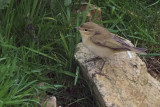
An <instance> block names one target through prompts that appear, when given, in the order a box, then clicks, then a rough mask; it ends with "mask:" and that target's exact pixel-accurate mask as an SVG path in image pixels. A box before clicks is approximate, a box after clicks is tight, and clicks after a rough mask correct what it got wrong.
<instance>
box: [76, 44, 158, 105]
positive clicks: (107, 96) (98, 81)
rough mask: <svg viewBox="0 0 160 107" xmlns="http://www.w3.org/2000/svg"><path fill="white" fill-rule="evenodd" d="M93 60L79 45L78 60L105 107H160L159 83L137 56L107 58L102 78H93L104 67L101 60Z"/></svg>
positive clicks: (125, 54)
mask: <svg viewBox="0 0 160 107" xmlns="http://www.w3.org/2000/svg"><path fill="white" fill-rule="evenodd" d="M94 57H95V56H94V55H93V54H92V53H91V52H90V51H89V50H88V49H87V48H85V47H84V45H83V44H82V43H79V44H78V46H77V50H76V53H75V58H76V60H77V61H78V63H79V64H80V66H81V69H82V72H83V75H84V77H85V78H86V79H89V80H90V81H91V82H92V83H93V90H94V92H95V96H96V97H97V99H98V100H99V101H100V103H101V104H102V106H103V107H160V83H159V82H158V81H157V80H156V79H154V78H153V77H151V76H150V75H149V74H148V72H147V69H146V65H145V63H144V62H142V60H141V59H140V58H139V57H138V56H137V54H136V53H134V52H130V55H129V54H127V52H120V53H117V54H114V55H113V56H112V57H111V58H108V59H107V61H106V63H105V66H104V68H103V70H102V74H103V75H98V74H97V75H95V77H92V75H93V74H94V73H95V72H96V71H99V68H100V67H101V65H102V60H97V61H90V62H87V60H89V59H91V58H94Z"/></svg>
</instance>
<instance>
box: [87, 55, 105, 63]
mask: <svg viewBox="0 0 160 107" xmlns="http://www.w3.org/2000/svg"><path fill="white" fill-rule="evenodd" d="M101 59H102V58H101V57H99V56H96V57H94V58H90V59H88V60H86V61H85V62H86V63H88V62H91V61H97V60H101Z"/></svg>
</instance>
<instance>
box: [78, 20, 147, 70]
mask: <svg viewBox="0 0 160 107" xmlns="http://www.w3.org/2000/svg"><path fill="white" fill-rule="evenodd" d="M76 29H77V30H79V32H80V34H81V37H82V43H83V44H84V46H85V47H86V48H87V49H88V50H90V51H91V52H92V53H93V54H94V55H96V56H98V57H100V58H102V59H103V60H104V64H105V59H106V58H109V57H111V56H112V55H114V54H115V53H118V52H123V51H134V52H136V53H138V54H143V55H146V54H147V53H146V52H145V51H147V49H145V48H139V47H134V46H131V45H130V44H128V43H127V42H125V39H124V38H122V37H119V36H116V35H115V34H113V33H111V32H109V31H108V30H107V29H106V28H104V27H102V26H100V25H98V24H96V23H94V22H86V23H84V24H82V25H81V26H79V27H76ZM104 64H103V65H102V68H103V66H104ZM102 68H101V70H102Z"/></svg>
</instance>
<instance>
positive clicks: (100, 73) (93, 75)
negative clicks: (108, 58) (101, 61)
mask: <svg viewBox="0 0 160 107" xmlns="http://www.w3.org/2000/svg"><path fill="white" fill-rule="evenodd" d="M97 74H98V75H102V76H106V75H105V74H103V73H102V72H101V71H99V72H97V71H96V72H95V73H93V74H92V78H94V77H95V76H96V75H97Z"/></svg>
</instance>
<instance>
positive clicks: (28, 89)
mask: <svg viewBox="0 0 160 107" xmlns="http://www.w3.org/2000/svg"><path fill="white" fill-rule="evenodd" d="M3 1H5V0H3ZM6 2H8V3H7V4H4V2H3V5H2V3H1V2H0V5H2V6H4V7H1V8H0V45H1V47H0V52H1V54H0V77H1V78H0V106H2V107H3V106H6V107H10V106H12V107H14V106H15V107H17V106H29V107H32V106H33V107H35V106H38V104H39V103H40V99H41V98H39V99H38V96H40V97H42V98H43V97H46V95H45V94H42V93H47V94H48V95H54V96H56V97H57V101H58V103H59V105H61V106H70V107H98V106H100V105H99V102H97V101H96V100H95V99H94V94H93V92H92V88H91V84H90V83H88V82H87V81H86V80H84V79H83V77H82V76H81V73H80V72H81V71H80V69H79V66H78V65H77V64H76V62H75V60H74V52H75V47H76V44H77V43H79V42H80V41H81V37H80V35H79V33H78V32H76V31H74V29H73V27H75V26H78V25H80V24H81V23H84V22H85V20H86V14H87V12H84V13H82V14H80V13H77V14H73V13H72V11H73V9H75V8H78V6H79V5H78V4H77V3H78V0H76V1H71V0H64V1H63V0H34V1H31V0H14V1H13V0H10V2H9V1H8V0H7V1H6ZM90 2H91V3H92V4H95V5H97V6H99V7H101V9H102V19H103V21H102V22H99V23H103V24H104V26H105V27H106V28H107V29H108V30H109V31H111V32H113V33H117V34H119V35H121V36H123V37H125V38H127V39H129V40H131V41H132V43H134V44H135V45H137V46H139V47H145V48H147V49H148V52H149V53H150V54H149V55H150V56H152V55H156V56H159V55H160V54H159V53H158V52H159V50H160V43H159V41H160V37H159V35H158V34H159V33H160V32H159V29H158V28H159V27H160V19H159V17H160V16H159V14H157V12H160V9H159V4H160V2H159V0H157V1H150V0H147V1H146V0H141V1H138V0H137V1H133V0H131V1H130V0H123V1H117V0H108V1H106V0H99V1H91V0H90ZM131 4H132V5H131ZM88 10H89V8H88V7H87V10H86V11H88ZM152 53H153V54H152ZM41 83H43V84H44V85H43V86H40V85H39V84H41Z"/></svg>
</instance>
